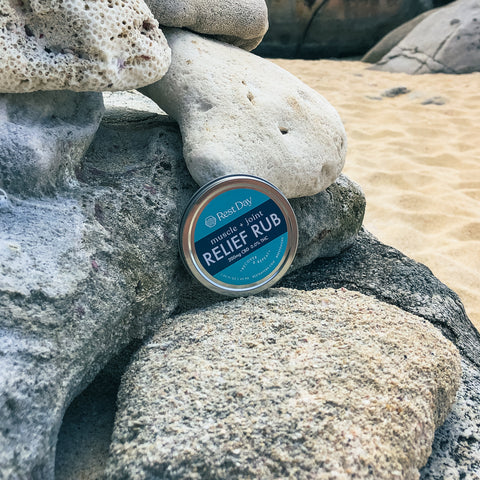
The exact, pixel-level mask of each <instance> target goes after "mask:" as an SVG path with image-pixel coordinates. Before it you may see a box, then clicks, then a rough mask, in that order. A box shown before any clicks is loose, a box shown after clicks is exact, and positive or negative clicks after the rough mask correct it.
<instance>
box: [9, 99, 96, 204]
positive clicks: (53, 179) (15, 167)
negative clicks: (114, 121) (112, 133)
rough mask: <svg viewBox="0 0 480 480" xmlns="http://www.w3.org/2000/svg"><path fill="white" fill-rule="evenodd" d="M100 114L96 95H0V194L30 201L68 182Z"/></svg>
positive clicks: (91, 135) (88, 143) (93, 132)
mask: <svg viewBox="0 0 480 480" xmlns="http://www.w3.org/2000/svg"><path fill="white" fill-rule="evenodd" d="M103 112H104V108H103V101H102V95H101V94H100V93H92V92H86V93H74V92H68V91H57V92H34V93H22V94H0V125H1V127H0V131H1V140H0V188H3V189H5V190H6V191H7V192H8V193H10V194H15V195H20V196H30V195H39V194H42V193H53V192H54V191H55V190H56V189H58V188H60V187H63V186H65V184H69V183H70V182H72V181H73V179H74V170H75V169H76V168H77V167H78V165H79V163H80V160H81V159H82V157H83V155H84V153H85V151H86V150H87V148H88V146H89V145H90V143H91V141H92V139H93V136H94V135H95V132H96V131H97V129H98V126H99V125H100V120H101V118H102V115H103Z"/></svg>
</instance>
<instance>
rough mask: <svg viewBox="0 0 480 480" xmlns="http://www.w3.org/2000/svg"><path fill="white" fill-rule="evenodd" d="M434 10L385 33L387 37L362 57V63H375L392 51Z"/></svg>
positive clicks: (433, 10)
mask: <svg viewBox="0 0 480 480" xmlns="http://www.w3.org/2000/svg"><path fill="white" fill-rule="evenodd" d="M436 10H437V9H432V10H428V11H426V12H423V13H421V14H420V15H417V16H416V17H415V18H412V19H411V20H409V21H408V22H406V23H403V24H402V25H400V26H399V27H397V28H395V29H394V30H392V31H391V32H389V33H387V35H385V36H384V37H383V38H382V39H381V40H380V41H379V42H378V43H377V44H375V45H374V46H373V47H372V48H371V49H370V50H369V51H368V52H367V53H366V54H365V55H364V56H363V57H362V62H367V63H377V62H378V61H379V60H381V59H382V57H383V56H384V55H386V54H387V53H388V52H389V51H390V50H392V48H394V47H395V46H396V45H397V44H399V43H400V42H401V41H402V40H403V39H404V38H405V37H406V36H407V35H408V34H409V33H410V32H411V31H412V30H413V29H414V28H415V27H416V26H417V25H418V24H419V23H420V22H421V21H423V20H424V19H425V18H427V17H428V16H429V15H430V14H431V13H432V12H435V11H436Z"/></svg>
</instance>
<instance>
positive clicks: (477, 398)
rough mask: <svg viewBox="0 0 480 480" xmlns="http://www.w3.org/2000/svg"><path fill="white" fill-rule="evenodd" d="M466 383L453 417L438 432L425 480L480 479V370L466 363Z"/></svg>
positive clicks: (463, 385) (463, 383)
mask: <svg viewBox="0 0 480 480" xmlns="http://www.w3.org/2000/svg"><path fill="white" fill-rule="evenodd" d="M462 371H463V375H462V377H463V382H462V385H461V387H460V390H459V392H458V395H457V401H456V403H455V405H454V408H453V411H452V413H451V414H450V415H449V416H448V418H447V420H446V421H445V423H444V425H442V427H441V428H440V429H439V430H437V432H436V434H435V441H434V443H433V453H432V455H431V456H430V458H429V460H428V463H427V465H426V466H425V467H424V468H423V469H422V471H421V479H422V480H446V479H449V478H452V479H453V478H459V479H465V480H467V479H468V480H469V479H471V480H477V479H479V478H480V369H479V368H478V367H475V366H474V365H472V363H471V362H469V361H467V360H464V361H463V362H462Z"/></svg>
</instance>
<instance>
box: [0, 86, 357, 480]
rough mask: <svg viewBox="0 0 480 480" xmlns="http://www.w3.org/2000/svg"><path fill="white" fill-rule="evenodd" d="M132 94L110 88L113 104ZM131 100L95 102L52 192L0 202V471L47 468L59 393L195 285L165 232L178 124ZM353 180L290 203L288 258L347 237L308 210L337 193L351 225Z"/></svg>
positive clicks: (172, 232) (175, 219)
mask: <svg viewBox="0 0 480 480" xmlns="http://www.w3.org/2000/svg"><path fill="white" fill-rule="evenodd" d="M132 97H135V96H132V95H129V94H122V95H120V94H119V95H118V96H117V99H118V102H119V103H118V104H117V105H121V104H122V103H123V101H124V100H123V99H125V98H128V99H130V100H131V99H132ZM143 100H144V99H142V102H141V105H140V107H139V110H138V111H137V112H136V114H134V113H133V109H132V108H128V109H126V111H125V116H122V114H121V109H120V108H115V109H113V110H111V109H108V110H107V113H106V115H105V117H104V119H103V122H102V124H101V126H100V128H99V130H98V132H97V134H96V136H95V138H94V141H93V143H92V144H91V146H90V148H89V150H88V152H87V154H86V155H85V157H84V160H83V162H82V165H81V168H79V169H78V170H77V180H78V181H77V183H76V184H73V185H71V186H70V187H69V188H68V189H67V188H65V189H63V190H62V191H60V192H59V193H58V194H57V195H56V196H55V197H52V198H48V197H38V198H36V199H34V200H33V199H28V200H22V199H20V198H18V197H17V196H14V195H9V197H8V198H7V202H9V204H10V207H9V208H6V209H2V210H0V225H1V228H0V327H1V332H2V333H1V335H0V420H1V424H2V435H1V436H0V471H1V472H2V475H4V476H5V477H6V478H29V479H30V478H31V479H33V480H48V479H51V478H53V472H54V457H55V445H56V439H57V434H58V431H59V428H60V424H61V421H62V417H63V414H64V412H65V409H66V407H67V406H68V405H69V403H70V402H71V400H72V399H73V398H74V397H75V396H76V395H77V394H78V393H80V392H81V391H82V390H83V389H84V388H85V387H86V386H87V385H88V383H89V382H90V381H91V380H92V379H93V378H94V377H95V375H96V374H97V373H98V372H99V371H100V369H101V368H102V367H103V366H104V365H105V364H106V363H107V362H108V361H109V360H110V359H111V358H112V357H113V356H114V355H116V354H117V353H118V352H120V351H121V350H122V349H123V348H124V347H125V346H126V345H128V344H130V343H131V342H132V341H135V340H136V339H141V338H144V337H145V335H148V334H150V333H152V331H153V330H154V329H155V328H156V326H158V325H159V324H160V323H162V322H163V320H164V319H165V318H166V317H167V316H169V315H170V314H171V313H172V312H173V311H174V310H175V309H177V308H178V306H179V303H180V302H181V296H182V295H183V292H184V291H187V290H190V291H195V290H196V291H197V293H196V296H197V297H200V296H201V293H200V290H202V291H203V287H201V286H200V285H198V284H194V281H193V279H191V278H190V276H189V275H188V273H187V272H186V271H185V269H184V268H183V265H182V264H181V260H180V258H179V255H178V252H177V242H176V239H177V227H178V223H179V221H180V218H181V215H182V213H183V209H184V208H185V206H186V205H187V203H188V201H189V199H190V197H191V195H192V194H193V193H194V192H195V191H196V189H197V186H196V185H195V183H194V181H193V180H192V178H191V177H190V176H189V175H188V172H187V170H186V169H185V165H184V160H183V157H182V155H181V137H180V133H179V130H178V126H177V125H176V123H175V122H174V121H172V120H171V119H170V118H169V117H166V116H165V115H159V114H158V113H156V109H154V110H153V111H149V109H148V105H147V104H146V103H145V102H144V101H143ZM132 103H135V100H133V101H132ZM355 188H356V187H355V186H354V185H353V184H350V183H349V182H348V180H346V179H344V178H343V179H339V181H338V182H337V183H335V184H334V185H332V186H331V187H330V189H329V190H328V191H327V192H323V193H321V194H319V196H318V197H317V198H318V204H317V203H315V201H314V199H311V200H310V202H311V203H308V202H307V203H302V205H304V206H305V207H307V206H308V207H309V211H305V212H304V213H302V212H301V211H299V212H298V219H299V223H300V226H301V227H300V228H303V229H304V231H308V232H310V234H311V238H310V239H308V240H307V241H306V242H305V243H304V247H302V248H303V249H304V250H303V251H302V249H301V250H300V251H299V258H300V259H302V258H304V259H305V261H306V260H307V259H308V258H310V257H311V256H312V255H314V254H318V252H319V251H320V250H321V246H320V244H322V243H323V244H324V245H325V246H326V252H330V251H332V248H335V247H334V245H333V244H334V243H335V242H336V240H335V239H338V240H339V242H340V244H342V242H343V245H344V246H345V247H346V246H347V245H348V244H349V243H351V242H352V241H353V237H354V236H355V233H352V238H351V239H350V240H349V241H348V240H346V239H345V238H344V236H345V232H343V231H341V230H342V229H340V231H339V230H338V226H337V225H338V221H339V220H338V218H333V219H332V220H331V223H330V224H327V225H321V224H319V223H318V222H317V228H318V229H317V230H316V231H315V229H314V228H313V224H314V223H315V221H314V218H313V215H314V213H315V211H318V212H320V214H321V211H322V209H323V208H324V207H326V208H327V209H328V208H330V209H331V210H330V211H332V212H333V211H335V209H334V208H333V206H328V205H326V200H327V197H329V198H330V201H332V200H335V201H339V199H342V198H345V199H346V202H347V203H346V205H343V204H339V205H337V207H336V211H337V212H338V214H337V217H338V216H339V218H342V216H341V215H344V214H343V213H342V214H341V213H340V212H342V211H343V210H344V209H345V208H352V210H353V211H352V212H351V217H352V218H351V220H349V221H346V223H347V224H348V225H349V226H348V227H347V229H352V228H354V227H353V225H354V224H355V222H357V224H356V225H357V226H356V228H354V229H355V230H358V229H359V228H360V224H361V221H362V217H363V207H361V206H362V205H364V199H363V195H362V194H361V192H360V191H359V190H358V189H357V190H356V192H357V193H356V194H355V193H353V191H355ZM349 189H350V192H347V190H349ZM355 195H357V197H358V199H357V200H356V201H353V200H352V198H353V196H355ZM300 200H302V199H300ZM343 218H346V217H343ZM353 218H356V220H353ZM303 219H305V222H304V221H303ZM304 224H305V225H304ZM325 229H327V230H325ZM309 249H311V251H310V252H309ZM314 252H315V253H314ZM25 412H28V415H25Z"/></svg>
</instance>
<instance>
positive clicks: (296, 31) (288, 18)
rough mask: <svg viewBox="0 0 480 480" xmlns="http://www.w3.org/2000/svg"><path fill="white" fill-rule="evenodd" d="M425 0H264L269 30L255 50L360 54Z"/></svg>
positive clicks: (417, 10) (280, 54) (305, 55)
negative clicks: (379, 0)
mask: <svg viewBox="0 0 480 480" xmlns="http://www.w3.org/2000/svg"><path fill="white" fill-rule="evenodd" d="M434 3H436V2H432V1H431V0H421V1H418V0H400V1H392V2H365V1H362V0H340V1H335V2H328V1H324V0H323V1H322V0H267V5H268V11H269V23H270V28H269V30H268V32H267V34H266V35H265V38H264V40H263V42H262V43H261V44H260V46H259V47H258V48H257V50H255V52H256V53H258V54H259V55H262V56H268V57H297V58H314V59H318V58H322V57H324V58H325V57H327V58H329V57H345V56H354V55H362V54H364V53H365V52H366V51H367V50H368V49H369V48H371V47H373V45H375V43H376V42H378V41H379V40H380V39H381V38H382V37H383V36H384V35H386V34H387V33H388V32H390V31H392V30H393V29H394V28H396V27H398V26H399V25H401V24H402V23H404V22H406V21H408V20H410V19H411V18H414V17H415V16H417V15H418V14H420V13H421V12H423V11H425V10H428V9H430V8H433V6H434Z"/></svg>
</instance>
